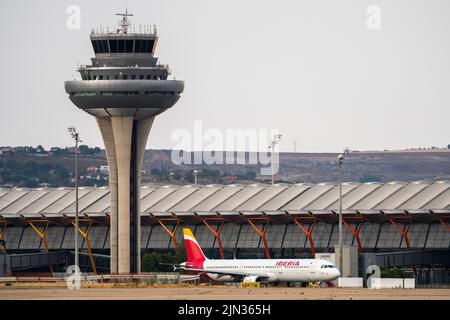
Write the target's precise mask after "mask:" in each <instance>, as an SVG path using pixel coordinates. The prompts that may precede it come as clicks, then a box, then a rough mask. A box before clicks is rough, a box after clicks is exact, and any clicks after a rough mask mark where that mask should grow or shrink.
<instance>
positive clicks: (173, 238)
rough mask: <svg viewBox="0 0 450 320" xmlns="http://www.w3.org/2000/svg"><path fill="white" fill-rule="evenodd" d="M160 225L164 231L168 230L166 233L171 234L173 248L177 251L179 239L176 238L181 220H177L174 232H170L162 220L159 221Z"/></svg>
mask: <svg viewBox="0 0 450 320" xmlns="http://www.w3.org/2000/svg"><path fill="white" fill-rule="evenodd" d="M158 223H159V224H160V225H161V227H163V228H164V230H166V232H167V233H168V234H169V236H170V238H171V239H172V243H173V247H174V249H177V239H176V237H175V234H176V232H177V229H178V225H179V224H180V220H177V223H176V225H175V228H173V231H170V230H169V228H167V227H166V225H165V224H164V222H162V220H158Z"/></svg>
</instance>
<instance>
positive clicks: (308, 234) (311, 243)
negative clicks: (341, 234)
mask: <svg viewBox="0 0 450 320" xmlns="http://www.w3.org/2000/svg"><path fill="white" fill-rule="evenodd" d="M293 221H294V223H295V224H296V225H297V226H298V227H299V228H300V230H302V231H303V233H304V234H305V235H306V238H308V241H309V248H310V249H311V255H312V256H313V258H314V257H315V256H316V248H315V247H314V240H313V238H312V232H313V230H314V226H315V221H313V222H311V223H310V224H309V227H308V228H306V227H305V226H304V225H303V224H302V223H301V222H300V221H299V218H294V219H293Z"/></svg>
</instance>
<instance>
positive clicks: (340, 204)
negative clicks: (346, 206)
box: [338, 147, 350, 277]
mask: <svg viewBox="0 0 450 320" xmlns="http://www.w3.org/2000/svg"><path fill="white" fill-rule="evenodd" d="M349 152H350V149H349V148H348V147H346V148H345V149H344V152H343V154H342V153H341V154H339V155H338V161H339V272H340V274H341V277H343V275H344V274H343V271H344V268H343V264H344V257H343V252H342V251H343V250H342V240H343V239H342V162H343V161H344V159H345V156H344V155H347V154H348V153H349Z"/></svg>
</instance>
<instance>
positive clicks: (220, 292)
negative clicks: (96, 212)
mask: <svg viewBox="0 0 450 320" xmlns="http://www.w3.org/2000/svg"><path fill="white" fill-rule="evenodd" d="M19 299H25V300H84V299H87V300H450V289H366V288H287V287H270V288H240V287H226V286H175V285H172V286H146V287H132V286H130V287H124V286H119V287H115V286H111V287H89V288H86V287H82V288H81V289H79V290H69V289H67V288H65V287H63V286H59V287H58V286H48V287H45V286H39V287H36V286H23V285H22V286H1V287H0V300H19Z"/></svg>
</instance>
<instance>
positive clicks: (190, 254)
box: [183, 228, 208, 262]
mask: <svg viewBox="0 0 450 320" xmlns="http://www.w3.org/2000/svg"><path fill="white" fill-rule="evenodd" d="M183 234H184V247H185V249H186V256H187V259H188V262H203V261H205V260H207V259H208V258H206V257H205V255H204V254H203V251H202V249H201V248H200V246H199V244H198V242H197V240H195V237H194V235H193V234H192V232H191V229H189V228H183Z"/></svg>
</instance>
